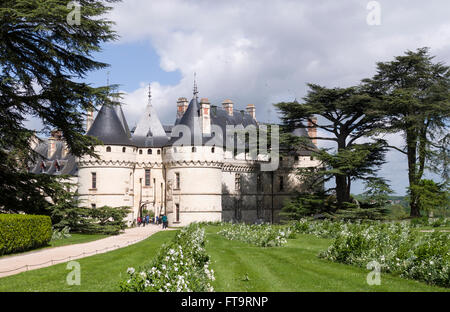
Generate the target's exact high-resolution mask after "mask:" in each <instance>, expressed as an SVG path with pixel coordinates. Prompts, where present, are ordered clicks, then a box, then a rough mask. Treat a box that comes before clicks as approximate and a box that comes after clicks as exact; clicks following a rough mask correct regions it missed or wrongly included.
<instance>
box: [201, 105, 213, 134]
mask: <svg viewBox="0 0 450 312" xmlns="http://www.w3.org/2000/svg"><path fill="white" fill-rule="evenodd" d="M210 107H211V103H210V102H209V100H208V99H207V98H202V99H201V100H200V118H201V121H202V133H206V134H211V118H210Z"/></svg>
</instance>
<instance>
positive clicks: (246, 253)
mask: <svg viewBox="0 0 450 312" xmlns="http://www.w3.org/2000/svg"><path fill="white" fill-rule="evenodd" d="M217 231H218V227H214V226H210V227H208V228H207V233H208V236H207V238H208V244H207V252H208V254H209V255H210V256H211V258H212V263H211V267H212V268H213V269H214V271H215V275H216V280H215V281H214V283H213V286H214V289H215V291H275V292H277V291H287V292H291V291H292V292H294V291H295V292H297V291H313V292H315V291H351V292H353V291H449V289H445V288H439V287H434V286H429V285H427V284H424V283H421V282H417V281H413V280H407V279H403V278H400V277H397V276H393V275H391V274H381V285H380V286H369V285H368V284H367V282H366V278H367V274H368V273H369V270H365V269H363V268H358V267H355V266H351V265H346V264H341V263H334V262H330V261H327V260H323V259H319V258H318V257H317V254H318V253H319V252H320V251H322V250H325V249H327V247H328V246H329V245H330V242H331V240H328V239H322V238H317V237H314V236H312V235H299V236H298V237H297V238H296V239H293V240H289V242H288V244H287V246H285V247H271V248H260V247H253V246H250V245H248V244H246V243H242V242H238V241H230V240H227V239H225V238H223V237H222V236H220V235H217V234H215V233H216V232H217ZM246 276H248V278H246Z"/></svg>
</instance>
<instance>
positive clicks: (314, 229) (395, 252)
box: [291, 220, 450, 287]
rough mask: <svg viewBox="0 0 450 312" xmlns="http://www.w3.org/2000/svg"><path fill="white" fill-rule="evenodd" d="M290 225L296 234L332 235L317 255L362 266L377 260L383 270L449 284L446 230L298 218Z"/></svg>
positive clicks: (448, 248) (393, 224)
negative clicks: (309, 220)
mask: <svg viewBox="0 0 450 312" xmlns="http://www.w3.org/2000/svg"><path fill="white" fill-rule="evenodd" d="M291 228H292V229H295V231H297V232H298V233H308V234H314V235H316V236H319V237H332V238H334V241H333V243H332V245H331V246H330V247H329V248H328V250H326V251H324V252H322V253H321V254H320V257H323V258H325V259H328V260H331V261H336V262H341V263H347V264H353V265H358V266H362V267H366V265H367V264H368V263H369V262H371V261H377V262H378V263H379V264H380V267H381V270H382V272H392V273H397V274H399V275H400V276H402V277H405V278H412V279H416V280H420V281H424V282H426V283H429V284H434V285H439V286H444V287H450V239H449V236H450V235H449V233H441V232H434V233H418V232H417V231H416V230H414V229H413V227H412V226H411V225H409V224H408V223H407V222H402V223H380V222H364V223H345V222H332V221H321V222H308V221H306V220H301V221H299V222H297V223H294V224H293V225H291Z"/></svg>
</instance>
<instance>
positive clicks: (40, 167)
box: [29, 140, 78, 175]
mask: <svg viewBox="0 0 450 312" xmlns="http://www.w3.org/2000/svg"><path fill="white" fill-rule="evenodd" d="M49 144H50V142H49V140H42V141H41V143H39V144H38V146H37V147H36V149H35V151H36V152H37V153H38V157H37V159H36V160H35V162H34V163H33V164H31V165H30V167H29V172H31V173H36V174H38V173H44V174H52V175H76V174H77V173H78V167H77V164H76V161H75V156H73V155H72V154H70V153H68V154H67V155H65V156H64V157H63V149H64V143H63V142H61V141H56V142H55V144H56V150H55V152H54V153H53V155H52V156H51V157H50V158H47V153H48V146H49ZM58 167H59V168H58Z"/></svg>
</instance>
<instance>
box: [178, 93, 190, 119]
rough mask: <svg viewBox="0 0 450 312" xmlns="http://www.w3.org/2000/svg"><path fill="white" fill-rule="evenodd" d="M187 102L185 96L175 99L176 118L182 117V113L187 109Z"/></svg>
mask: <svg viewBox="0 0 450 312" xmlns="http://www.w3.org/2000/svg"><path fill="white" fill-rule="evenodd" d="M188 106H189V103H188V100H187V99H186V98H185V97H180V98H178V101H177V119H180V118H181V117H183V115H184V113H185V112H186V110H187V109H188Z"/></svg>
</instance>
